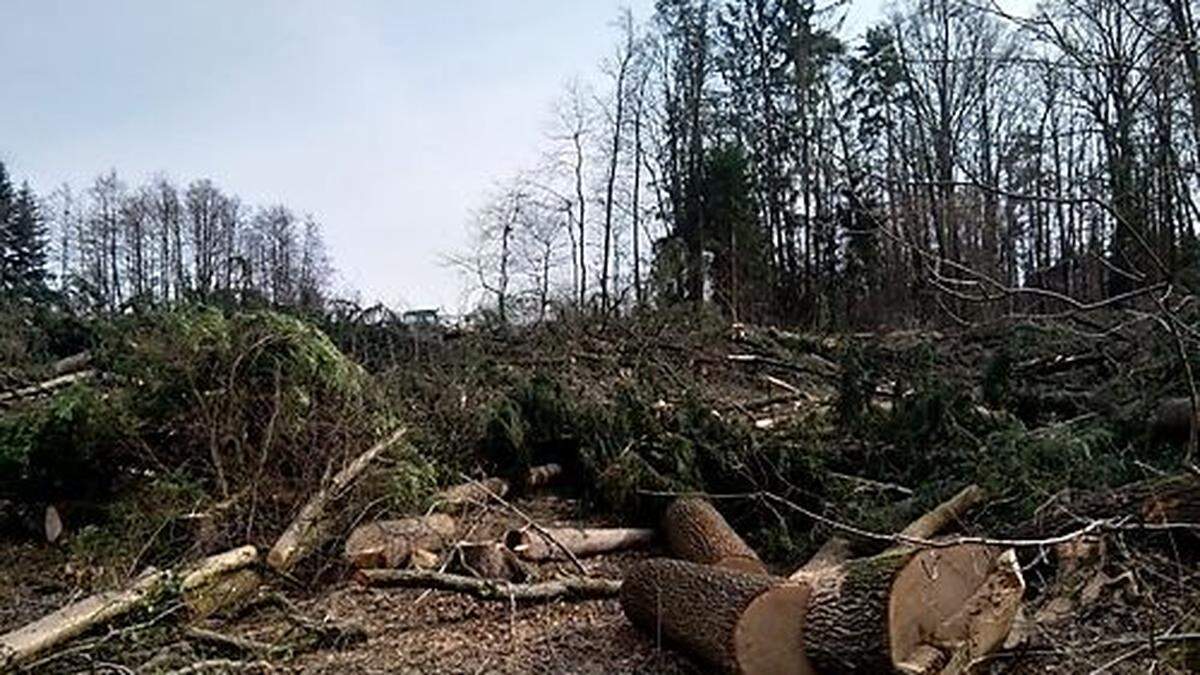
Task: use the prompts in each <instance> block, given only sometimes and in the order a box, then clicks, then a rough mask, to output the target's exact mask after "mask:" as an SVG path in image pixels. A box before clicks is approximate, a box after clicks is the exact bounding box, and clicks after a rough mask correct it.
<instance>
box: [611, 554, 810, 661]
mask: <svg viewBox="0 0 1200 675" xmlns="http://www.w3.org/2000/svg"><path fill="white" fill-rule="evenodd" d="M780 588H783V589H784V592H785V593H790V592H792V591H793V590H795V589H802V592H806V591H807V587H805V586H802V585H797V584H793V583H791V582H788V581H787V580H785V579H780V578H778V577H771V576H767V575H764V574H754V573H750V572H742V571H737V570H731V569H724V568H720V567H713V566H710V565H700V564H696V563H691V562H686V561H682V560H667V559H653V560H646V561H642V562H641V563H638V564H637V565H635V566H634V567H633V568H632V569H631V570H630V571H629V572H628V573H627V574H626V576H625V582H624V586H623V587H622V588H621V607H622V609H624V611H625V616H626V617H628V618H629V620H630V621H631V622H632V623H633V624H634V625H635V626H637V627H639V628H641V629H642V630H643V631H645V632H646V633H647V634H648V635H651V636H654V637H655V638H656V639H657V638H658V637H660V636H661V637H662V638H665V639H666V640H667V641H669V642H670V643H672V644H674V645H677V646H678V647H680V648H681V649H682V650H684V651H685V652H687V653H689V654H691V655H693V656H695V657H696V658H698V659H700V660H702V661H704V662H705V663H707V664H709V665H710V666H712V667H713V668H715V669H718V670H720V671H722V672H739V671H742V672H763V671H762V670H761V668H755V667H754V665H755V663H753V662H752V663H747V662H746V661H747V660H753V658H754V657H755V656H760V655H761V652H757V651H756V650H755V649H754V648H753V647H752V646H751V645H752V644H753V640H752V639H751V638H752V637H753V636H751V635H747V633H753V632H755V628H759V627H764V626H770V627H771V629H772V630H779V628H780V625H779V624H781V623H785V622H786V623H789V624H790V625H788V626H787V627H786V629H785V631H784V632H785V633H786V634H790V635H793V636H794V638H795V641H794V643H793V644H794V645H795V646H796V647H797V648H798V649H797V651H796V652H795V656H796V663H797V670H796V671H795V672H805V671H803V670H800V669H799V668H800V667H801V664H802V663H803V649H802V648H800V642H799V640H800V639H801V635H802V634H803V622H804V617H803V603H799V604H797V603H792V604H791V606H792V607H793V608H794V609H795V610H796V611H795V612H794V613H788V614H787V615H784V616H777V615H776V614H782V613H781V612H778V613H772V612H770V611H769V610H768V612H767V613H768V614H771V617H770V618H773V619H774V621H769V620H766V621H764V620H763V618H764V617H763V615H759V616H758V617H756V618H757V619H758V620H754V621H751V622H748V623H746V624H743V625H744V626H745V628H744V629H743V630H742V631H741V634H740V635H739V630H738V628H739V624H742V622H743V617H744V615H746V614H747V610H748V609H749V608H750V607H751V605H752V604H754V603H755V601H756V600H758V599H759V598H760V597H763V596H764V594H766V593H769V592H771V591H773V590H775V589H780ZM806 598H807V596H804V599H806ZM760 630H761V628H760ZM739 646H741V647H742V650H741V652H740V653H739ZM750 652H754V653H750ZM758 663H759V665H761V662H758Z"/></svg>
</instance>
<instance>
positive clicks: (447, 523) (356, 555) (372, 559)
mask: <svg viewBox="0 0 1200 675" xmlns="http://www.w3.org/2000/svg"><path fill="white" fill-rule="evenodd" d="M457 532H458V522H457V521H456V520H455V519H454V518H452V517H451V516H448V515H446V514H444V513H431V514H429V515H426V516H416V517H413V518H401V519H398V520H379V521H375V522H372V523H367V524H365V525H360V526H358V527H356V528H354V530H353V531H351V532H350V536H348V537H346V544H345V546H344V556H345V558H346V560H347V562H349V563H350V564H351V565H353V566H354V567H357V568H359V569H371V568H377V567H392V568H395V567H402V566H403V565H404V563H406V562H407V561H408V559H409V556H410V555H411V554H412V552H413V551H414V550H417V549H423V550H426V551H430V552H434V551H440V550H442V549H444V548H446V547H447V546H449V545H451V544H452V543H454V538H455V535H456V534H457Z"/></svg>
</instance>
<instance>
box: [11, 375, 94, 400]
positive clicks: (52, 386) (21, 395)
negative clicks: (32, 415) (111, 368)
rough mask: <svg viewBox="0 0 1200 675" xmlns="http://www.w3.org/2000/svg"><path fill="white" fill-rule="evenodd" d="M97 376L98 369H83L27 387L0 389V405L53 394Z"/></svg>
mask: <svg viewBox="0 0 1200 675" xmlns="http://www.w3.org/2000/svg"><path fill="white" fill-rule="evenodd" d="M95 376H96V371H94V370H81V371H79V372H76V373H69V374H67V375H59V376H57V377H54V378H51V379H49V380H46V381H45V382H39V383H38V384H32V385H29V386H27V387H21V388H19V389H11V390H9V391H0V405H8V404H10V403H12V402H14V401H19V400H21V399H26V398H34V397H36V396H44V395H46V394H52V393H54V392H56V391H58V390H59V389H66V388H67V387H69V386H71V385H73V384H75V383H76V382H83V381H85V380H90V379H91V378H93V377H95Z"/></svg>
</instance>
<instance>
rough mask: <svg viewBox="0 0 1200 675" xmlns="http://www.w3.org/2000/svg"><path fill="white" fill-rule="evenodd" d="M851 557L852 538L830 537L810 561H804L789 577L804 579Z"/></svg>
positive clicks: (794, 579)
mask: <svg viewBox="0 0 1200 675" xmlns="http://www.w3.org/2000/svg"><path fill="white" fill-rule="evenodd" d="M849 559H850V540H849V539H846V538H845V537H830V538H829V541H826V542H825V544H824V545H823V546H821V548H819V549H817V552H816V553H814V554H813V557H811V558H809V559H808V562H806V563H804V566H803V567H801V568H800V569H798V570H796V571H795V572H792V575H791V576H790V577H788V578H789V579H792V580H793V581H796V580H800V579H804V578H806V577H808V576H811V575H813V574H816V573H817V572H820V571H821V570H824V569H828V568H831V567H837V566H838V565H840V564H842V563H843V562H845V561H847V560H849Z"/></svg>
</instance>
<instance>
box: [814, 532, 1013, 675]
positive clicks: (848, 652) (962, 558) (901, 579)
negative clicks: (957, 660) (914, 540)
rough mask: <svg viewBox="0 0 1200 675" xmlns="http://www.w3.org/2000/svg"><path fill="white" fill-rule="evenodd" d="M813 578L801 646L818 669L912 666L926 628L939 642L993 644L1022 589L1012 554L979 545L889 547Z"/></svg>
mask: <svg viewBox="0 0 1200 675" xmlns="http://www.w3.org/2000/svg"><path fill="white" fill-rule="evenodd" d="M1000 559H1003V560H1004V563H1003V565H1001V566H1000V567H997V560H1000ZM1014 570H1015V576H1014ZM812 583H813V591H812V599H811V601H810V603H809V609H808V617H807V625H806V629H805V641H806V645H807V647H806V649H807V651H808V656H809V658H811V659H812V662H813V664H814V666H815V667H816V669H817V671H818V672H820V673H823V674H833V675H836V674H838V673H867V672H870V673H874V672H879V673H884V672H894V671H895V670H896V669H897V668H900V667H902V666H904V665H905V664H906V663H907V664H909V666H911V663H912V661H911V659H917V658H918V657H919V656H920V655H921V654H922V653H923V652H922V651H921V647H922V645H923V644H924V643H925V641H926V640H927V639H928V638H929V637H930V636H935V637H936V638H937V641H938V642H939V643H940V644H938V645H933V646H935V647H939V648H940V647H941V646H942V644H948V643H952V642H959V643H970V644H971V645H973V647H972V649H978V650H980V653H983V650H985V649H986V650H990V649H994V648H995V647H996V646H997V644H999V642H1002V641H1003V635H1007V632H1008V629H1009V627H1010V626H1011V621H1012V617H1013V616H1014V615H1015V614H1016V611H1017V608H1018V606H1019V603H1020V597H1021V595H1022V593H1023V592H1024V581H1023V580H1021V579H1020V572H1019V568H1017V567H1016V565H1015V554H1013V553H1012V552H1011V551H1008V552H1004V553H1003V554H1001V552H999V551H996V550H995V549H991V548H989V547H985V546H978V545H957V546H949V547H944V548H930V549H911V548H902V549H893V550H889V551H886V552H884V553H882V554H880V555H878V556H875V557H872V558H863V559H859V560H851V561H848V562H846V563H843V564H842V565H840V566H838V567H836V568H832V569H829V570H827V571H825V572H822V573H818V574H817V575H815V576H814V577H813V578H812ZM926 651H927V650H926ZM906 668H907V667H906Z"/></svg>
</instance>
